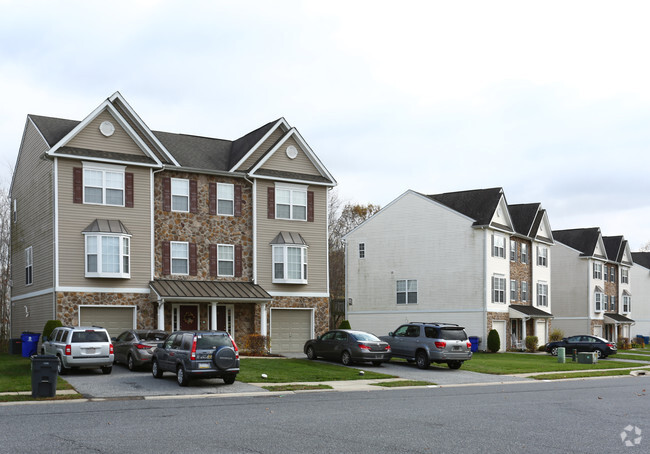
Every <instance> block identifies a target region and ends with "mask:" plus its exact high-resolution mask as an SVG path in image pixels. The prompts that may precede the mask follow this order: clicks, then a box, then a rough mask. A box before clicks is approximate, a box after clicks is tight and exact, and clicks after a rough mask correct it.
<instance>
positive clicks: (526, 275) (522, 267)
mask: <svg viewBox="0 0 650 454" xmlns="http://www.w3.org/2000/svg"><path fill="white" fill-rule="evenodd" d="M512 239H513V240H514V241H515V242H516V243H517V257H516V260H515V261H514V262H513V261H511V262H510V279H511V280H516V281H517V299H515V300H514V301H513V300H510V295H507V297H508V300H509V301H510V304H522V305H527V306H530V305H531V299H532V295H533V292H532V280H533V267H532V265H531V261H532V259H533V257H532V254H531V249H532V243H531V242H530V241H527V240H524V239H522V238H512ZM522 244H526V245H528V263H521V245H522ZM508 260H510V256H508ZM522 281H525V282H528V295H527V298H528V301H521V282H522Z"/></svg>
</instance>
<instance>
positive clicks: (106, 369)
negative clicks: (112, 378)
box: [102, 366, 113, 375]
mask: <svg viewBox="0 0 650 454" xmlns="http://www.w3.org/2000/svg"><path fill="white" fill-rule="evenodd" d="M111 372H113V366H106V367H102V374H104V375H109V374H110V373H111Z"/></svg>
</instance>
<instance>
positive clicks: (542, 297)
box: [537, 282, 548, 306]
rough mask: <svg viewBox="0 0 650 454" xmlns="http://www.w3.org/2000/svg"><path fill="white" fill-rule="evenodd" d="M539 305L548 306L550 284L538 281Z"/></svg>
mask: <svg viewBox="0 0 650 454" xmlns="http://www.w3.org/2000/svg"><path fill="white" fill-rule="evenodd" d="M537 305H538V306H548V284H545V283H543V282H539V283H537Z"/></svg>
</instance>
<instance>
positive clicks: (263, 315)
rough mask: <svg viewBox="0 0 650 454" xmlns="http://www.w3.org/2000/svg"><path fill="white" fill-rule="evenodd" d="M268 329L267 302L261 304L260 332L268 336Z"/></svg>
mask: <svg viewBox="0 0 650 454" xmlns="http://www.w3.org/2000/svg"><path fill="white" fill-rule="evenodd" d="M267 332H268V330H267V329H266V303H261V304H260V334H261V335H262V336H266V335H267V334H266V333H267Z"/></svg>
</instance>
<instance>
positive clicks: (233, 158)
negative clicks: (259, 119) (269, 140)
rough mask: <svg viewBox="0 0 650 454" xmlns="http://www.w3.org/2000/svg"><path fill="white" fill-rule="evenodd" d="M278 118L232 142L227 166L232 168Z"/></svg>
mask: <svg viewBox="0 0 650 454" xmlns="http://www.w3.org/2000/svg"><path fill="white" fill-rule="evenodd" d="M278 121H279V119H278V120H275V121H270V122H268V123H267V124H265V125H264V126H261V127H259V128H257V129H256V130H255V131H251V132H249V133H248V134H246V135H244V136H242V137H240V138H239V139H237V140H235V141H234V142H232V150H231V153H230V161H229V163H228V166H229V168H232V166H234V165H235V164H237V163H238V162H239V161H240V160H241V159H242V158H243V157H244V156H245V155H246V153H248V152H249V151H250V149H251V148H252V147H253V145H255V144H256V143H257V142H259V141H260V139H261V138H262V137H264V135H265V134H266V133H267V132H269V130H270V129H271V128H272V127H273V125H274V124H276V123H277V122H278Z"/></svg>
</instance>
